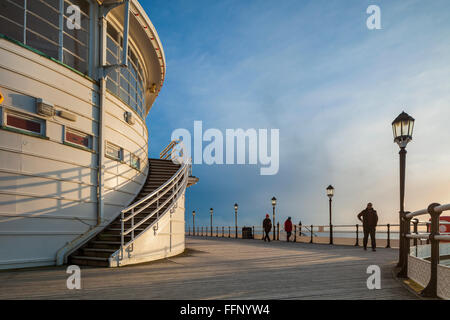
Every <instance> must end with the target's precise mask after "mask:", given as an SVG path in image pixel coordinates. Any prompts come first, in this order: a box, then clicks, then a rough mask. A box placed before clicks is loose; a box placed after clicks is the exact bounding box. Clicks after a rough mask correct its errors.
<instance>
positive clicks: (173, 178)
mask: <svg viewBox="0 0 450 320" xmlns="http://www.w3.org/2000/svg"><path fill="white" fill-rule="evenodd" d="M176 144H177V143H171V144H170V145H169V146H170V148H169V150H172V148H173V147H174V146H176ZM169 146H168V147H169ZM166 149H167V148H166ZM166 149H165V150H164V151H163V153H164V152H169V151H167V150H166ZM163 153H162V154H163ZM161 158H163V159H149V163H150V169H149V174H148V177H147V180H146V183H145V184H144V186H143V187H142V189H141V191H140V193H139V194H138V195H137V197H136V198H135V200H134V201H133V204H132V205H130V206H129V207H128V208H126V209H124V210H122V211H121V213H120V215H119V216H118V217H117V218H116V219H115V220H113V221H112V222H111V223H110V224H109V225H108V226H107V227H106V228H105V229H103V230H102V231H101V232H100V233H98V234H97V235H96V236H95V237H94V238H92V239H91V240H90V241H89V242H87V243H86V244H85V245H84V246H82V247H80V248H79V249H78V250H76V251H75V252H74V253H72V254H71V255H70V256H69V263H71V264H76V265H85V266H86V265H87V266H104V267H107V266H120V265H121V260H123V259H124V256H125V257H126V256H127V255H128V256H130V255H131V254H132V252H133V250H134V242H135V240H136V239H138V238H139V236H141V235H143V234H144V233H146V232H154V235H155V236H156V235H157V233H158V229H159V221H160V219H161V218H162V217H163V216H164V215H165V214H166V213H168V212H170V213H172V212H173V211H174V210H175V209H176V207H177V200H178V198H179V197H180V196H182V195H184V193H185V190H186V187H187V186H188V184H193V183H192V179H194V183H195V182H196V181H197V180H198V179H197V180H195V179H196V178H193V177H191V178H190V177H189V176H190V169H191V165H190V164H189V163H184V164H181V165H180V164H176V163H174V162H172V160H168V157H165V156H164V157H163V156H161Z"/></svg>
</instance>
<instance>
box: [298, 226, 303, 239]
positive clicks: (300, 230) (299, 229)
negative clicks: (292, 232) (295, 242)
mask: <svg viewBox="0 0 450 320" xmlns="http://www.w3.org/2000/svg"><path fill="white" fill-rule="evenodd" d="M301 236H302V224H301V223H299V224H298V237H299V238H300V237H301Z"/></svg>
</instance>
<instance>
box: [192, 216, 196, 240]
mask: <svg viewBox="0 0 450 320" xmlns="http://www.w3.org/2000/svg"><path fill="white" fill-rule="evenodd" d="M192 230H193V232H194V236H195V215H192Z"/></svg>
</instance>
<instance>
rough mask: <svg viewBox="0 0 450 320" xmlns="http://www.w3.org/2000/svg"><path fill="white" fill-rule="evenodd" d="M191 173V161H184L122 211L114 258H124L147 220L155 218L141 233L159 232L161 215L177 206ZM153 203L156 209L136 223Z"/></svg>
mask: <svg viewBox="0 0 450 320" xmlns="http://www.w3.org/2000/svg"><path fill="white" fill-rule="evenodd" d="M173 142H174V141H172V142H171V143H170V144H169V146H170V145H172V147H171V148H173V146H174V145H176V144H177V143H178V142H176V143H175V144H173ZM169 149H170V148H169ZM164 150H166V151H167V150H168V148H167V147H166V149H164ZM190 173H191V165H190V163H183V164H182V165H181V167H180V169H178V171H177V172H176V173H175V174H174V175H173V176H172V177H171V178H170V179H169V180H167V181H166V182H165V183H164V184H163V185H162V186H160V187H159V188H158V189H156V190H154V191H153V192H151V193H150V194H148V195H147V196H145V197H144V198H142V199H140V200H138V201H136V202H135V203H133V204H132V205H130V206H128V207H127V208H125V209H123V210H122V211H121V213H120V215H121V217H120V225H121V226H120V250H119V251H118V252H116V253H115V254H114V255H113V256H112V258H113V259H117V260H122V259H123V254H124V251H129V250H128V248H130V247H132V245H133V243H134V241H135V240H136V239H137V238H138V237H139V235H138V236H137V237H135V231H136V229H137V228H139V227H140V226H142V225H143V224H144V223H145V222H147V221H149V220H150V219H151V218H155V219H154V221H153V222H152V223H151V224H150V225H148V226H147V227H146V228H145V229H144V230H142V232H141V233H140V234H143V233H144V232H145V231H147V230H149V229H150V228H153V230H154V232H155V233H156V232H157V230H158V223H159V220H160V219H161V217H162V216H164V215H165V213H166V212H168V211H172V210H174V209H175V208H176V207H177V205H176V203H177V200H178V198H179V197H180V196H181V195H182V194H183V193H184V192H185V190H186V187H187V183H188V178H189V175H190ZM168 193H170V194H169V195H168V197H167V199H165V200H164V201H162V198H163V197H164V196H165V195H166V194H168ZM153 204H156V207H155V209H154V210H152V211H151V212H150V213H148V214H147V215H146V216H145V217H143V218H142V219H141V220H140V221H139V222H137V223H135V218H136V216H137V215H138V214H140V213H142V212H143V211H144V210H145V209H147V208H149V207H150V206H151V205H153ZM128 221H130V226H128V227H126V222H128ZM127 235H130V237H131V238H130V240H129V241H127V242H126V241H125V236H127Z"/></svg>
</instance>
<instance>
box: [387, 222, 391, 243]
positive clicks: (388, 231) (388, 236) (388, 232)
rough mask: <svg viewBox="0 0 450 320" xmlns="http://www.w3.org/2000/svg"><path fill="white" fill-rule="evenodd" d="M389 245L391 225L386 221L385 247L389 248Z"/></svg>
mask: <svg viewBox="0 0 450 320" xmlns="http://www.w3.org/2000/svg"><path fill="white" fill-rule="evenodd" d="M390 247H391V225H390V224H389V223H388V224H387V244H386V248H390Z"/></svg>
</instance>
